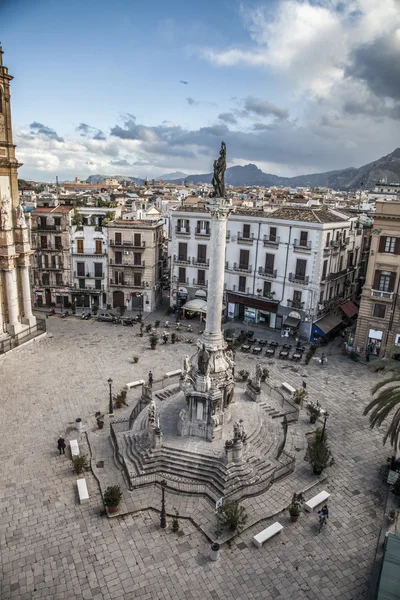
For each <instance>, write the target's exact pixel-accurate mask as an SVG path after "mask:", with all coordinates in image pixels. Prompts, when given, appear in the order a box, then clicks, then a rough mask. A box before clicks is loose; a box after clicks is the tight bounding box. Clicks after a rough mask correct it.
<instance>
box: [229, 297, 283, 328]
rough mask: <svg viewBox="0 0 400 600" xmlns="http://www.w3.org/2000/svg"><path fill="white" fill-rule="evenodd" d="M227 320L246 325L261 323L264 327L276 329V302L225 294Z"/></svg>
mask: <svg viewBox="0 0 400 600" xmlns="http://www.w3.org/2000/svg"><path fill="white" fill-rule="evenodd" d="M226 297H227V301H228V311H227V317H228V319H238V320H241V321H244V322H245V323H248V324H253V323H261V324H263V325H265V326H266V327H270V328H272V329H275V328H276V327H277V320H276V317H277V314H276V313H277V310H278V304H279V303H278V301H275V302H274V301H273V300H270V299H263V298H261V297H259V296H245V295H243V296H242V295H240V294H235V293H233V292H227V294H226Z"/></svg>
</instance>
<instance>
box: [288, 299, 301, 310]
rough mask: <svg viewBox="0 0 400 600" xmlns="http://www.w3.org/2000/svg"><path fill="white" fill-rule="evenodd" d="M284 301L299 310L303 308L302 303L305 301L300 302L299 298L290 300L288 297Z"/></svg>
mask: <svg viewBox="0 0 400 600" xmlns="http://www.w3.org/2000/svg"><path fill="white" fill-rule="evenodd" d="M286 302H287V305H288V306H289V307H290V308H299V309H300V310H301V309H302V308H304V304H305V302H300V301H299V300H290V299H288V300H287V301H286Z"/></svg>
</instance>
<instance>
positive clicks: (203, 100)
mask: <svg viewBox="0 0 400 600" xmlns="http://www.w3.org/2000/svg"><path fill="white" fill-rule="evenodd" d="M0 39H1V43H2V47H3V51H4V56H3V63H4V65H6V66H7V67H8V68H9V72H10V74H11V75H13V76H14V78H15V79H14V80H13V82H12V84H11V85H12V88H11V92H12V105H11V106H12V118H13V127H14V142H15V143H16V144H17V157H18V159H19V160H20V161H21V162H23V163H24V166H23V167H21V169H20V171H19V174H20V177H22V178H26V179H35V180H38V181H54V180H55V177H56V175H58V176H59V178H60V180H68V179H72V178H74V177H76V176H77V177H81V178H86V177H88V176H89V175H91V174H103V175H130V176H136V177H146V176H148V177H149V178H152V177H160V176H162V175H163V174H165V173H170V172H175V171H181V172H184V173H187V174H193V173H208V172H211V170H212V163H213V160H214V158H216V157H217V156H218V151H219V147H220V143H221V141H222V140H224V141H225V142H226V144H227V162H228V166H233V165H245V164H247V163H249V162H251V163H254V164H256V165H257V166H258V167H259V168H261V169H262V170H263V171H264V172H266V173H274V174H277V175H283V176H295V175H300V174H305V173H314V172H321V171H330V170H334V169H341V168H346V167H351V166H355V167H358V166H361V165H363V164H366V163H368V162H372V161H373V160H375V159H377V158H379V157H381V156H383V155H385V154H388V153H390V152H392V151H393V150H394V149H395V148H396V147H397V146H398V145H399V146H400V144H399V143H398V140H399V137H400V61H399V56H400V3H399V0H345V1H343V2H342V1H339V0H260V1H254V2H253V1H251V0H243V1H239V0H201V1H197V2H191V1H188V0H146V1H143V0H113V1H112V2H110V1H109V0H107V1H105V0H68V2H60V1H59V0H35V1H34V2H33V1H32V0H0Z"/></svg>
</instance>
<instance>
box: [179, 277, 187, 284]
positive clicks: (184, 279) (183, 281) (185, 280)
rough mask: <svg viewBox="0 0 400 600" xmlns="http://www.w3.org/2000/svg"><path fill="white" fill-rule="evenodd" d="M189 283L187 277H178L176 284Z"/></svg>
mask: <svg viewBox="0 0 400 600" xmlns="http://www.w3.org/2000/svg"><path fill="white" fill-rule="evenodd" d="M188 283H189V277H182V278H181V279H179V277H178V285H187V284H188Z"/></svg>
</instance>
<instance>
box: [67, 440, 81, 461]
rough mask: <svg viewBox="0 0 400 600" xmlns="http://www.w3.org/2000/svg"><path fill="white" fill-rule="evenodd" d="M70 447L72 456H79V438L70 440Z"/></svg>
mask: <svg viewBox="0 0 400 600" xmlns="http://www.w3.org/2000/svg"><path fill="white" fill-rule="evenodd" d="M69 445H70V448H71V456H72V457H74V456H79V454H80V452H79V446H78V441H77V440H70V442H69Z"/></svg>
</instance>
